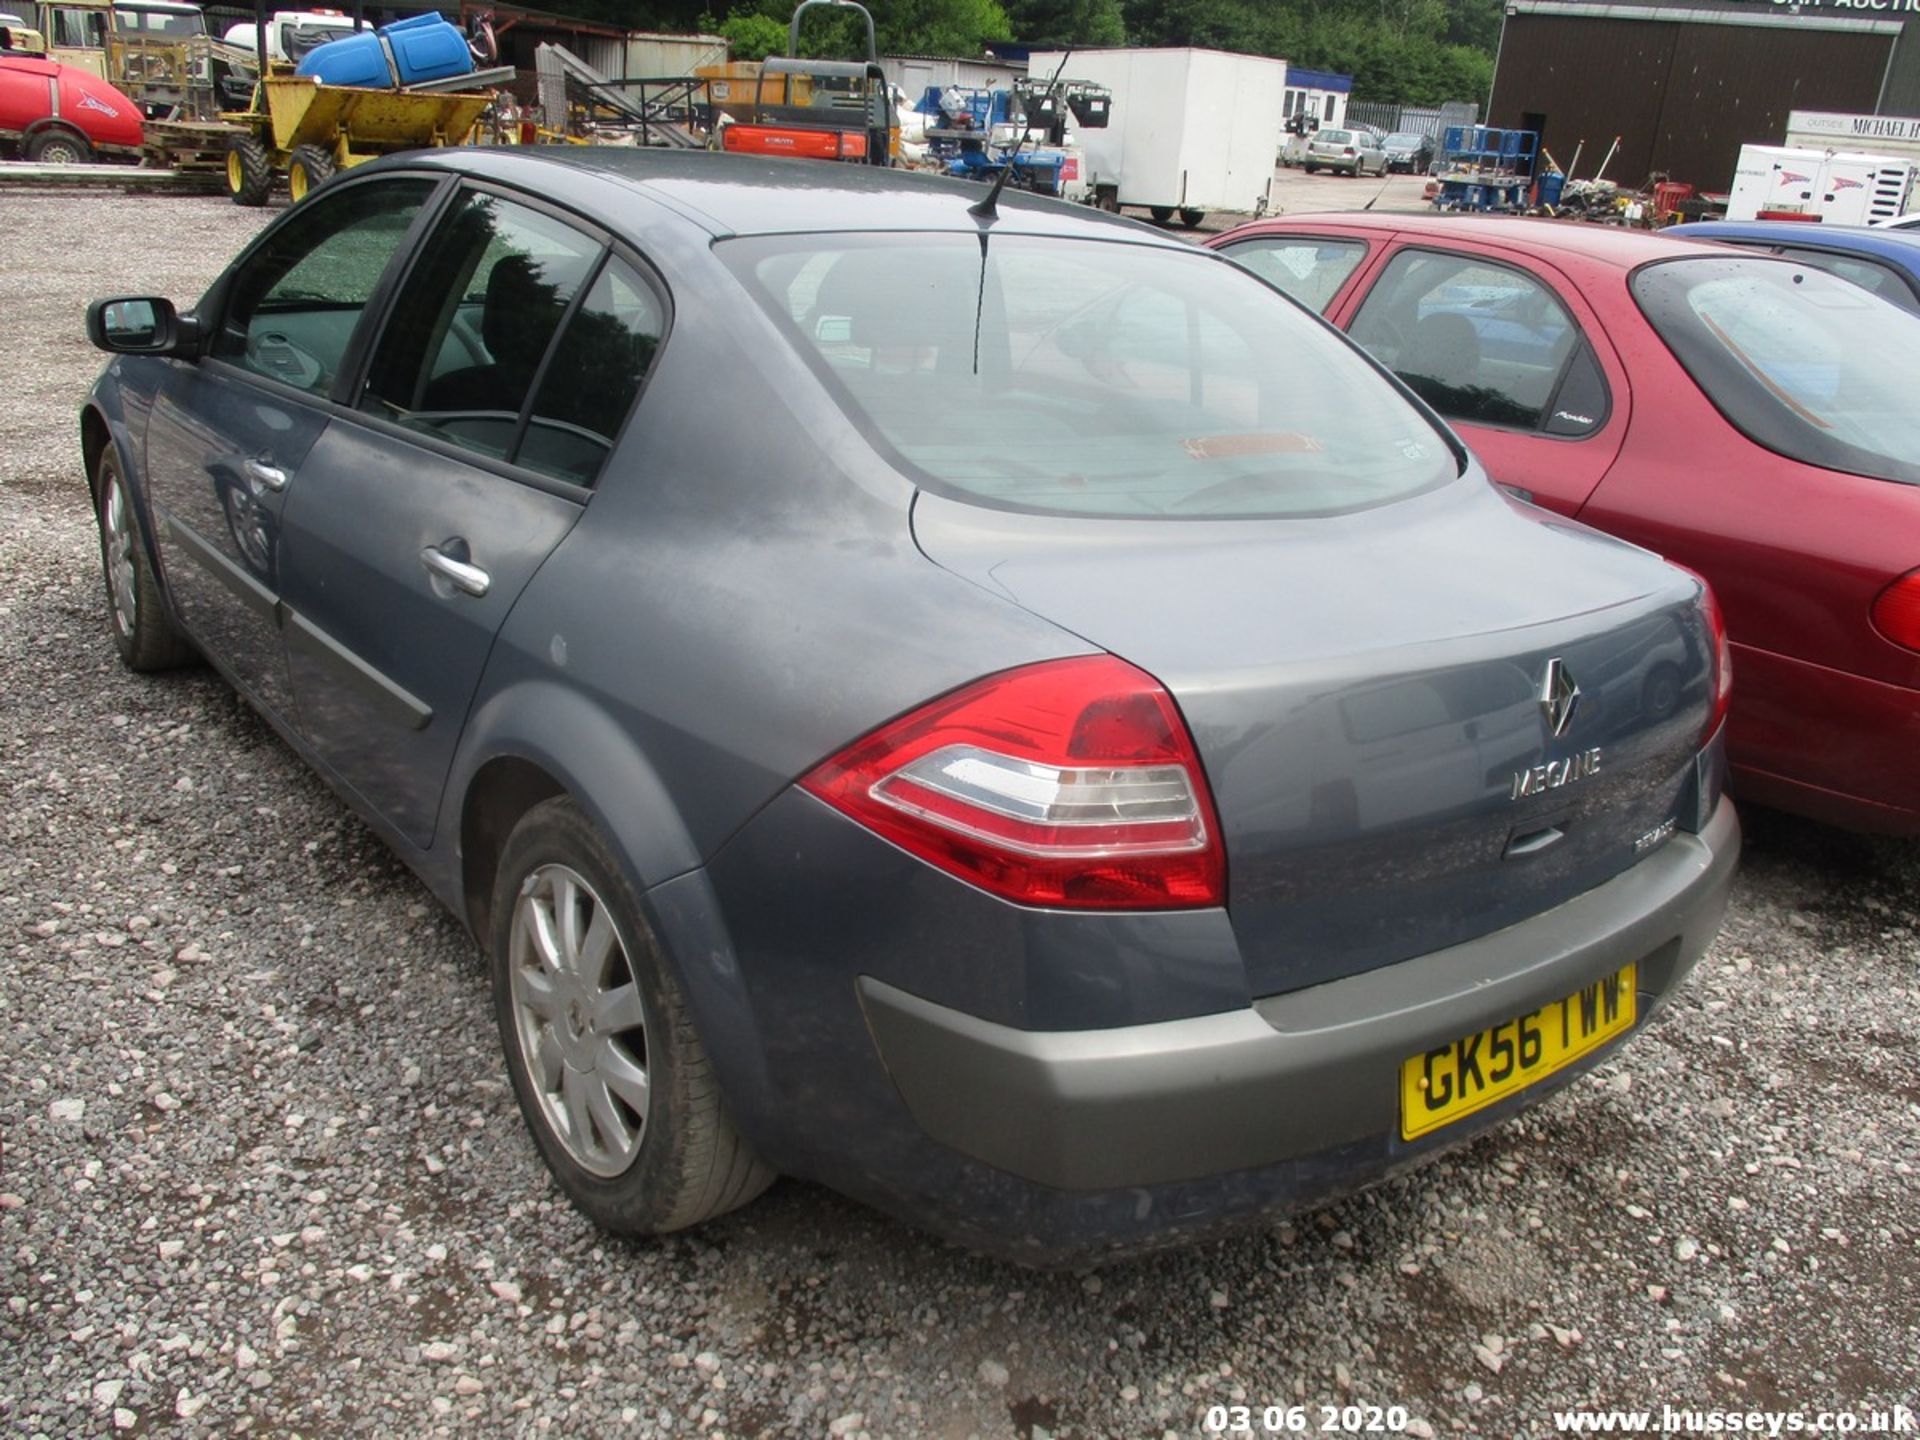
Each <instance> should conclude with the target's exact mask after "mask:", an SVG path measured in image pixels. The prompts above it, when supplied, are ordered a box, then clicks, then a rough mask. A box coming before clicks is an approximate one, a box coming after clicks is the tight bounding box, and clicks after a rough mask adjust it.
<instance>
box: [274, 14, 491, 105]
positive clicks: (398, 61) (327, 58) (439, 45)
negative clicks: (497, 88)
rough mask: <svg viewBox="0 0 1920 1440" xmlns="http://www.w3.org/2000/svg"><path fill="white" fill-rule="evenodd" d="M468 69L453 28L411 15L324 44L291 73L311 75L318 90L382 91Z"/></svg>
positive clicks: (464, 43) (469, 62)
mask: <svg viewBox="0 0 1920 1440" xmlns="http://www.w3.org/2000/svg"><path fill="white" fill-rule="evenodd" d="M383 40H384V41H385V43H384V44H382V43H381V42H382V41H383ZM389 50H390V51H391V52H392V56H393V63H392V64H391V65H390V64H389V63H388V60H387V56H388V52H389ZM472 69H473V57H472V56H471V55H470V54H469V53H468V51H467V37H466V36H464V35H462V34H461V33H460V31H459V29H458V27H456V26H453V25H449V24H448V23H447V22H446V21H445V20H442V19H441V18H440V17H439V16H438V15H414V16H411V17H410V18H408V19H405V20H396V21H395V22H394V23H393V24H391V25H383V26H382V27H381V28H380V29H379V30H378V31H373V30H362V31H360V32H359V33H358V34H354V35H345V36H342V37H341V38H340V39H338V40H330V41H328V42H327V43H326V44H325V45H322V46H320V47H319V48H318V49H317V50H314V51H313V52H312V53H311V54H309V55H308V56H307V58H306V59H304V60H302V61H301V62H300V63H299V65H298V66H296V67H295V69H294V73H295V74H296V75H311V76H313V77H314V79H316V80H318V81H320V82H321V83H322V84H323V85H347V86H353V87H356V88H359V89H371V90H385V89H387V88H388V87H389V86H393V85H418V84H420V83H421V82H423V81H427V80H443V79H445V78H447V77H448V76H450V75H465V74H467V73H468V72H469V71H471V70H472Z"/></svg>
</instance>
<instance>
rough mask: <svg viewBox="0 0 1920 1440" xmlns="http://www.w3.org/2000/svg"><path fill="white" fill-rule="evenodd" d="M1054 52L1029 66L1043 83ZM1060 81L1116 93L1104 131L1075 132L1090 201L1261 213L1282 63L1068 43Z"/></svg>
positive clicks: (1157, 213)
mask: <svg viewBox="0 0 1920 1440" xmlns="http://www.w3.org/2000/svg"><path fill="white" fill-rule="evenodd" d="M1060 60H1061V52H1060V51H1057V50H1056V51H1052V52H1048V51H1044V50H1037V51H1035V52H1034V53H1033V55H1032V57H1031V58H1030V59H1029V60H1028V61H1027V73H1028V75H1029V76H1031V77H1032V78H1033V79H1035V80H1038V81H1041V82H1045V81H1046V80H1049V79H1051V78H1052V77H1053V75H1054V72H1055V71H1056V70H1060ZM1060 73H1061V76H1062V78H1063V79H1073V80H1091V81H1093V82H1094V83H1096V84H1099V85H1104V86H1106V87H1107V88H1108V89H1109V90H1111V91H1112V92H1113V118H1112V120H1111V121H1110V122H1109V124H1108V125H1107V127H1106V128H1105V129H1104V130H1082V131H1081V132H1080V140H1081V143H1082V144H1083V145H1084V146H1085V147H1086V163H1087V169H1088V172H1089V175H1088V180H1089V188H1090V193H1091V195H1092V198H1093V200H1094V203H1096V204H1098V205H1101V206H1103V207H1104V208H1106V209H1109V210H1117V209H1119V208H1120V207H1121V206H1122V205H1133V206H1138V207H1143V208H1145V209H1147V210H1150V211H1152V212H1153V218H1154V219H1156V220H1158V221H1161V222H1162V223H1165V222H1166V221H1167V220H1170V219H1172V218H1173V216H1175V215H1176V214H1177V215H1178V216H1179V217H1180V219H1181V221H1182V222H1183V223H1185V224H1187V225H1190V226H1191V225H1198V224H1199V223H1200V221H1201V218H1202V217H1203V216H1205V215H1206V213H1207V212H1208V211H1210V210H1226V211H1235V212H1242V213H1250V214H1255V215H1257V214H1260V213H1262V212H1263V211H1265V210H1266V208H1267V201H1268V188H1269V187H1270V186H1271V185H1272V184H1273V163H1274V155H1275V154H1276V153H1277V152H1278V150H1279V148H1280V140H1281V135H1280V128H1281V125H1282V123H1283V121H1284V119H1285V116H1284V115H1283V113H1282V112H1283V110H1284V109H1285V104H1286V93H1287V62H1286V61H1284V60H1271V59H1268V58H1267V57H1266V56H1263V55H1233V54H1229V53H1227V52H1226V51H1223V50H1198V49H1170V50H1133V49H1120V50H1075V51H1074V52H1073V53H1072V56H1071V58H1070V59H1069V60H1068V61H1067V65H1066V68H1065V69H1064V70H1060Z"/></svg>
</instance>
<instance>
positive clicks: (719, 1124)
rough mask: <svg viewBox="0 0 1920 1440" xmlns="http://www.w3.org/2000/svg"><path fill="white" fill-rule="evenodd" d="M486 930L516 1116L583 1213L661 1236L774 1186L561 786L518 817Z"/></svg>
mask: <svg viewBox="0 0 1920 1440" xmlns="http://www.w3.org/2000/svg"><path fill="white" fill-rule="evenodd" d="M489 928H490V931H491V934H490V935H489V937H488V938H489V949H490V951H491V955H492V965H493V1002H494V1012H495V1018H496V1020H497V1021H498V1024H499V1028H500V1039H501V1043H502V1045H503V1046H504V1048H505V1050H506V1057H507V1070H508V1073H509V1075H510V1076H511V1078H512V1081H513V1090H514V1095H515V1097H516V1098H517V1099H518V1100H519V1102H520V1113H521V1114H522V1116H524V1117H525V1119H526V1122H527V1128H528V1129H529V1130H530V1131H531V1132H532V1135H533V1139H534V1144H535V1145H536V1146H537V1147H538V1148H539V1151H540V1154H541V1158H542V1159H544V1160H545V1161H546V1163H547V1167H548V1169H549V1170H551V1171H552V1172H553V1175H554V1178H555V1179H556V1180H558V1181H559V1183H560V1188H561V1189H562V1190H564V1191H565V1192H566V1194H567V1197H568V1198H569V1199H570V1200H572V1201H573V1203H574V1204H575V1205H576V1206H578V1207H579V1209H580V1210H581V1211H582V1212H583V1213H584V1214H585V1215H586V1216H587V1217H588V1218H589V1219H591V1220H592V1221H593V1222H594V1223H595V1224H597V1225H599V1226H600V1227H601V1228H602V1229H605V1230H608V1231H612V1232H613V1233H615V1234H621V1235H659V1234H664V1233H666V1232H668V1231H672V1230H679V1229H683V1228H684V1227H686V1226H689V1225H694V1224H698V1223H699V1222H700V1221H702V1220H707V1219H710V1218H712V1217H713V1216H715V1215H719V1214H722V1213H724V1212H725V1211H728V1210H732V1209H734V1208H736V1207H737V1206H740V1205H744V1204H746V1203H747V1202H748V1201H749V1200H751V1199H753V1198H754V1197H755V1196H756V1195H758V1194H759V1193H760V1192H761V1191H762V1190H764V1189H766V1188H767V1186H768V1185H770V1184H772V1183H773V1180H774V1178H775V1176H774V1172H773V1171H772V1170H771V1169H769V1168H768V1167H767V1166H765V1165H764V1164H762V1163H761V1162H760V1160H759V1159H758V1158H757V1157H755V1155H754V1154H753V1152H752V1151H751V1150H750V1149H749V1148H748V1146H747V1144H746V1142H745V1141H744V1140H743V1139H742V1138H741V1137H740V1136H739V1134H738V1133H737V1132H736V1131H735V1130H734V1128H733V1125H732V1123H731V1122H730V1121H729V1120H728V1119H727V1117H726V1114H725V1112H724V1111H723V1110H722V1108H721V1103H720V1091H719V1088H718V1086H717V1084H716V1083H715V1080H714V1076H713V1065H712V1061H711V1060H710V1059H709V1057H708V1055H707V1051H706V1048H705V1046H704V1045H703V1044H702V1043H701V1040H700V1036H699V1034H698V1032H697V1031H696V1030H695V1028H694V1024H693V1016H692V1013H691V1011H690V1010H689V1008H688V1005H687V1001H686V997H685V995H684V994H683V993H682V991H681V989H680V986H679V983H678V982H677V980H676V979H675V978H674V975H673V973H672V971H671V969H670V968H669V967H668V965H667V964H666V962H665V960H664V958H663V957H662V955H661V953H660V949H659V946H658V945H657V944H656V943H655V942H654V939H653V936H652V934H651V933H650V932H649V931H648V929H647V927H646V924H645V921H644V920H643V919H642V918H641V909H640V903H639V897H638V896H637V895H636V893H635V892H634V889H633V887H632V885H631V884H629V882H628V881H627V878H626V874H625V872H624V870H623V869H622V868H621V866H620V864H619V862H618V861H617V860H616V859H615V858H614V855H613V853H612V851H611V850H610V849H609V848H608V845H607V842H606V841H605V840H604V839H603V838H602V836H601V835H600V832H599V831H598V830H596V829H595V828H594V826H593V823H592V822H591V821H590V820H588V819H587V817H586V816H585V814H583V813H582V812H581V810H580V809H579V807H578V806H576V805H575V804H574V803H573V802H572V801H571V800H570V799H567V798H565V797H561V798H558V799H554V800H548V801H546V802H544V803H542V804H540V805H537V806H535V807H534V808H533V809H532V810H530V811H528V812H527V814H526V816H525V818H523V819H522V820H521V821H520V823H519V825H517V826H516V827H515V828H514V831H513V834H512V836H511V837H510V838H509V839H508V841H507V845H506V849H505V851H504V853H503V854H502V856H501V860H500V868H499V871H498V872H497V877H496V880H495V883H494V891H493V909H492V921H491V925H490V927H489Z"/></svg>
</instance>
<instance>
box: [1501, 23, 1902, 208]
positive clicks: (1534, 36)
mask: <svg viewBox="0 0 1920 1440" xmlns="http://www.w3.org/2000/svg"><path fill="white" fill-rule="evenodd" d="M1869 5H1872V6H1874V7H1875V8H1869ZM1909 11H1920V0H1799V3H1787V0H1638V3H1631V0H1630V3H1620V0H1509V3H1508V5H1507V12H1506V21H1505V24H1504V25H1503V27H1502V29H1501V36H1500V54H1499V59H1498V61H1497V62H1496V66H1495V71H1494V82H1493V98H1492V101H1491V103H1490V104H1489V106H1488V115H1487V123H1488V124H1490V125H1498V126H1503V127H1508V128H1512V129H1521V130H1538V131H1540V132H1541V143H1542V144H1543V145H1544V147H1545V148H1546V149H1547V150H1548V151H1549V152H1551V153H1552V155H1553V156H1554V158H1555V159H1557V160H1558V161H1559V162H1560V163H1561V164H1562V165H1566V164H1570V163H1571V162H1572V159H1573V153H1574V149H1575V147H1576V146H1578V145H1579V144H1580V142H1581V141H1582V140H1584V141H1585V142H1586V150H1585V153H1584V154H1583V156H1582V158H1581V161H1580V166H1579V173H1580V174H1581V175H1583V176H1591V175H1592V174H1593V172H1594V169H1595V167H1596V166H1597V165H1598V164H1599V163H1600V157H1601V156H1602V155H1604V154H1605V153H1606V149H1607V147H1608V146H1609V145H1610V144H1612V143H1613V138H1614V136H1616V135H1618V136H1619V137H1620V150H1619V153H1618V154H1617V155H1616V156H1615V157H1614V160H1613V163H1612V165H1611V166H1610V167H1609V169H1608V171H1607V178H1609V179H1612V180H1618V181H1619V182H1620V183H1622V184H1623V185H1630V186H1633V185H1639V184H1640V183H1641V182H1643V181H1644V180H1645V179H1646V178H1647V177H1648V176H1649V175H1650V174H1652V173H1654V172H1656V171H1660V172H1665V173H1666V174H1668V175H1670V176H1671V177H1672V178H1673V179H1675V180H1683V181H1687V182H1690V183H1692V184H1694V185H1697V186H1699V187H1701V188H1702V189H1707V190H1723V189H1725V188H1726V187H1727V186H1728V185H1729V184H1731V183H1732V180H1733V168H1734V162H1735V160H1736V158H1737V157H1738V156H1739V153H1740V147H1741V145H1743V144H1745V143H1747V142H1749V141H1757V142H1763V143H1772V144H1777V143H1779V141H1780V139H1781V138H1782V137H1783V136H1784V135H1785V133H1786V128H1787V115H1788V112H1790V111H1793V110H1835V111H1846V112H1850V113H1877V112H1879V111H1881V110H1882V109H1883V108H1886V109H1889V110H1890V111H1892V112H1894V113H1907V114H1912V113H1915V111H1914V109H1913V108H1912V107H1913V105H1914V104H1915V103H1916V101H1917V100H1920V14H1909V13H1907V12H1909ZM1908 24H1912V25H1913V26H1914V34H1913V35H1912V36H1911V37H1910V38H1909V40H1908V41H1907V42H1906V43H1904V44H1901V43H1899V42H1900V39H1901V33H1902V31H1903V29H1904V28H1905V27H1906V26H1907V25H1908ZM1902 107H1906V108H1905V109H1904V111H1902Z"/></svg>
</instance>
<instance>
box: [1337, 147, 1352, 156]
mask: <svg viewBox="0 0 1920 1440" xmlns="http://www.w3.org/2000/svg"><path fill="white" fill-rule="evenodd" d="M1340 153H1341V154H1342V155H1351V154H1353V147H1352V146H1351V145H1349V146H1348V147H1347V148H1346V149H1344V150H1342V151H1341V152H1340Z"/></svg>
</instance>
